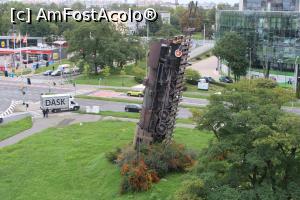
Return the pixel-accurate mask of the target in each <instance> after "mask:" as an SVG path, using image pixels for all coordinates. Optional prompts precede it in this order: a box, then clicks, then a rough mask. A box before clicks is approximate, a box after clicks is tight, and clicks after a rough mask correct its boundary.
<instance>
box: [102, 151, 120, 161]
mask: <svg viewBox="0 0 300 200" xmlns="http://www.w3.org/2000/svg"><path fill="white" fill-rule="evenodd" d="M120 153H121V149H120V148H117V149H116V150H115V151H110V152H107V153H106V154H105V157H106V159H107V160H108V161H109V162H110V163H115V162H116V161H117V158H118V155H119V154H120Z"/></svg>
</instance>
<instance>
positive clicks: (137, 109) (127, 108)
mask: <svg viewBox="0 0 300 200" xmlns="http://www.w3.org/2000/svg"><path fill="white" fill-rule="evenodd" d="M141 110H142V106H141V105H139V104H128V105H126V106H125V111H126V112H141Z"/></svg>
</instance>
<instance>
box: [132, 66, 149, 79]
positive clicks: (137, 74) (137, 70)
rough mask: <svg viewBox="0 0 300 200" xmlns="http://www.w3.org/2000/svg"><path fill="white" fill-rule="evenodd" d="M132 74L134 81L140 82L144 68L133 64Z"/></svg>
mask: <svg viewBox="0 0 300 200" xmlns="http://www.w3.org/2000/svg"><path fill="white" fill-rule="evenodd" d="M132 75H133V76H134V79H135V81H136V82H138V83H142V82H143V80H144V78H145V76H146V72H145V70H144V69H142V68H140V67H137V66H135V67H133V68H132Z"/></svg>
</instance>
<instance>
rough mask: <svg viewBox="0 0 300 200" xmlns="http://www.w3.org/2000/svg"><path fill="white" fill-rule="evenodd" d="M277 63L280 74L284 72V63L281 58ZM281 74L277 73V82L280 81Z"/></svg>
mask: <svg viewBox="0 0 300 200" xmlns="http://www.w3.org/2000/svg"><path fill="white" fill-rule="evenodd" d="M277 63H278V68H279V69H278V70H279V72H280V71H282V63H283V60H282V59H280V58H279V59H278V60H277ZM279 72H277V80H279V75H278V73H279Z"/></svg>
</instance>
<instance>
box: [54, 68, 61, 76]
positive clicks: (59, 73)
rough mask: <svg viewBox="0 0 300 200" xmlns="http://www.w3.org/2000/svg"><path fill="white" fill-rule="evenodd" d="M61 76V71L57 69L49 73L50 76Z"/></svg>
mask: <svg viewBox="0 0 300 200" xmlns="http://www.w3.org/2000/svg"><path fill="white" fill-rule="evenodd" d="M61 74H62V73H61V71H60V70H59V69H57V70H55V71H53V72H52V73H51V76H61Z"/></svg>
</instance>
